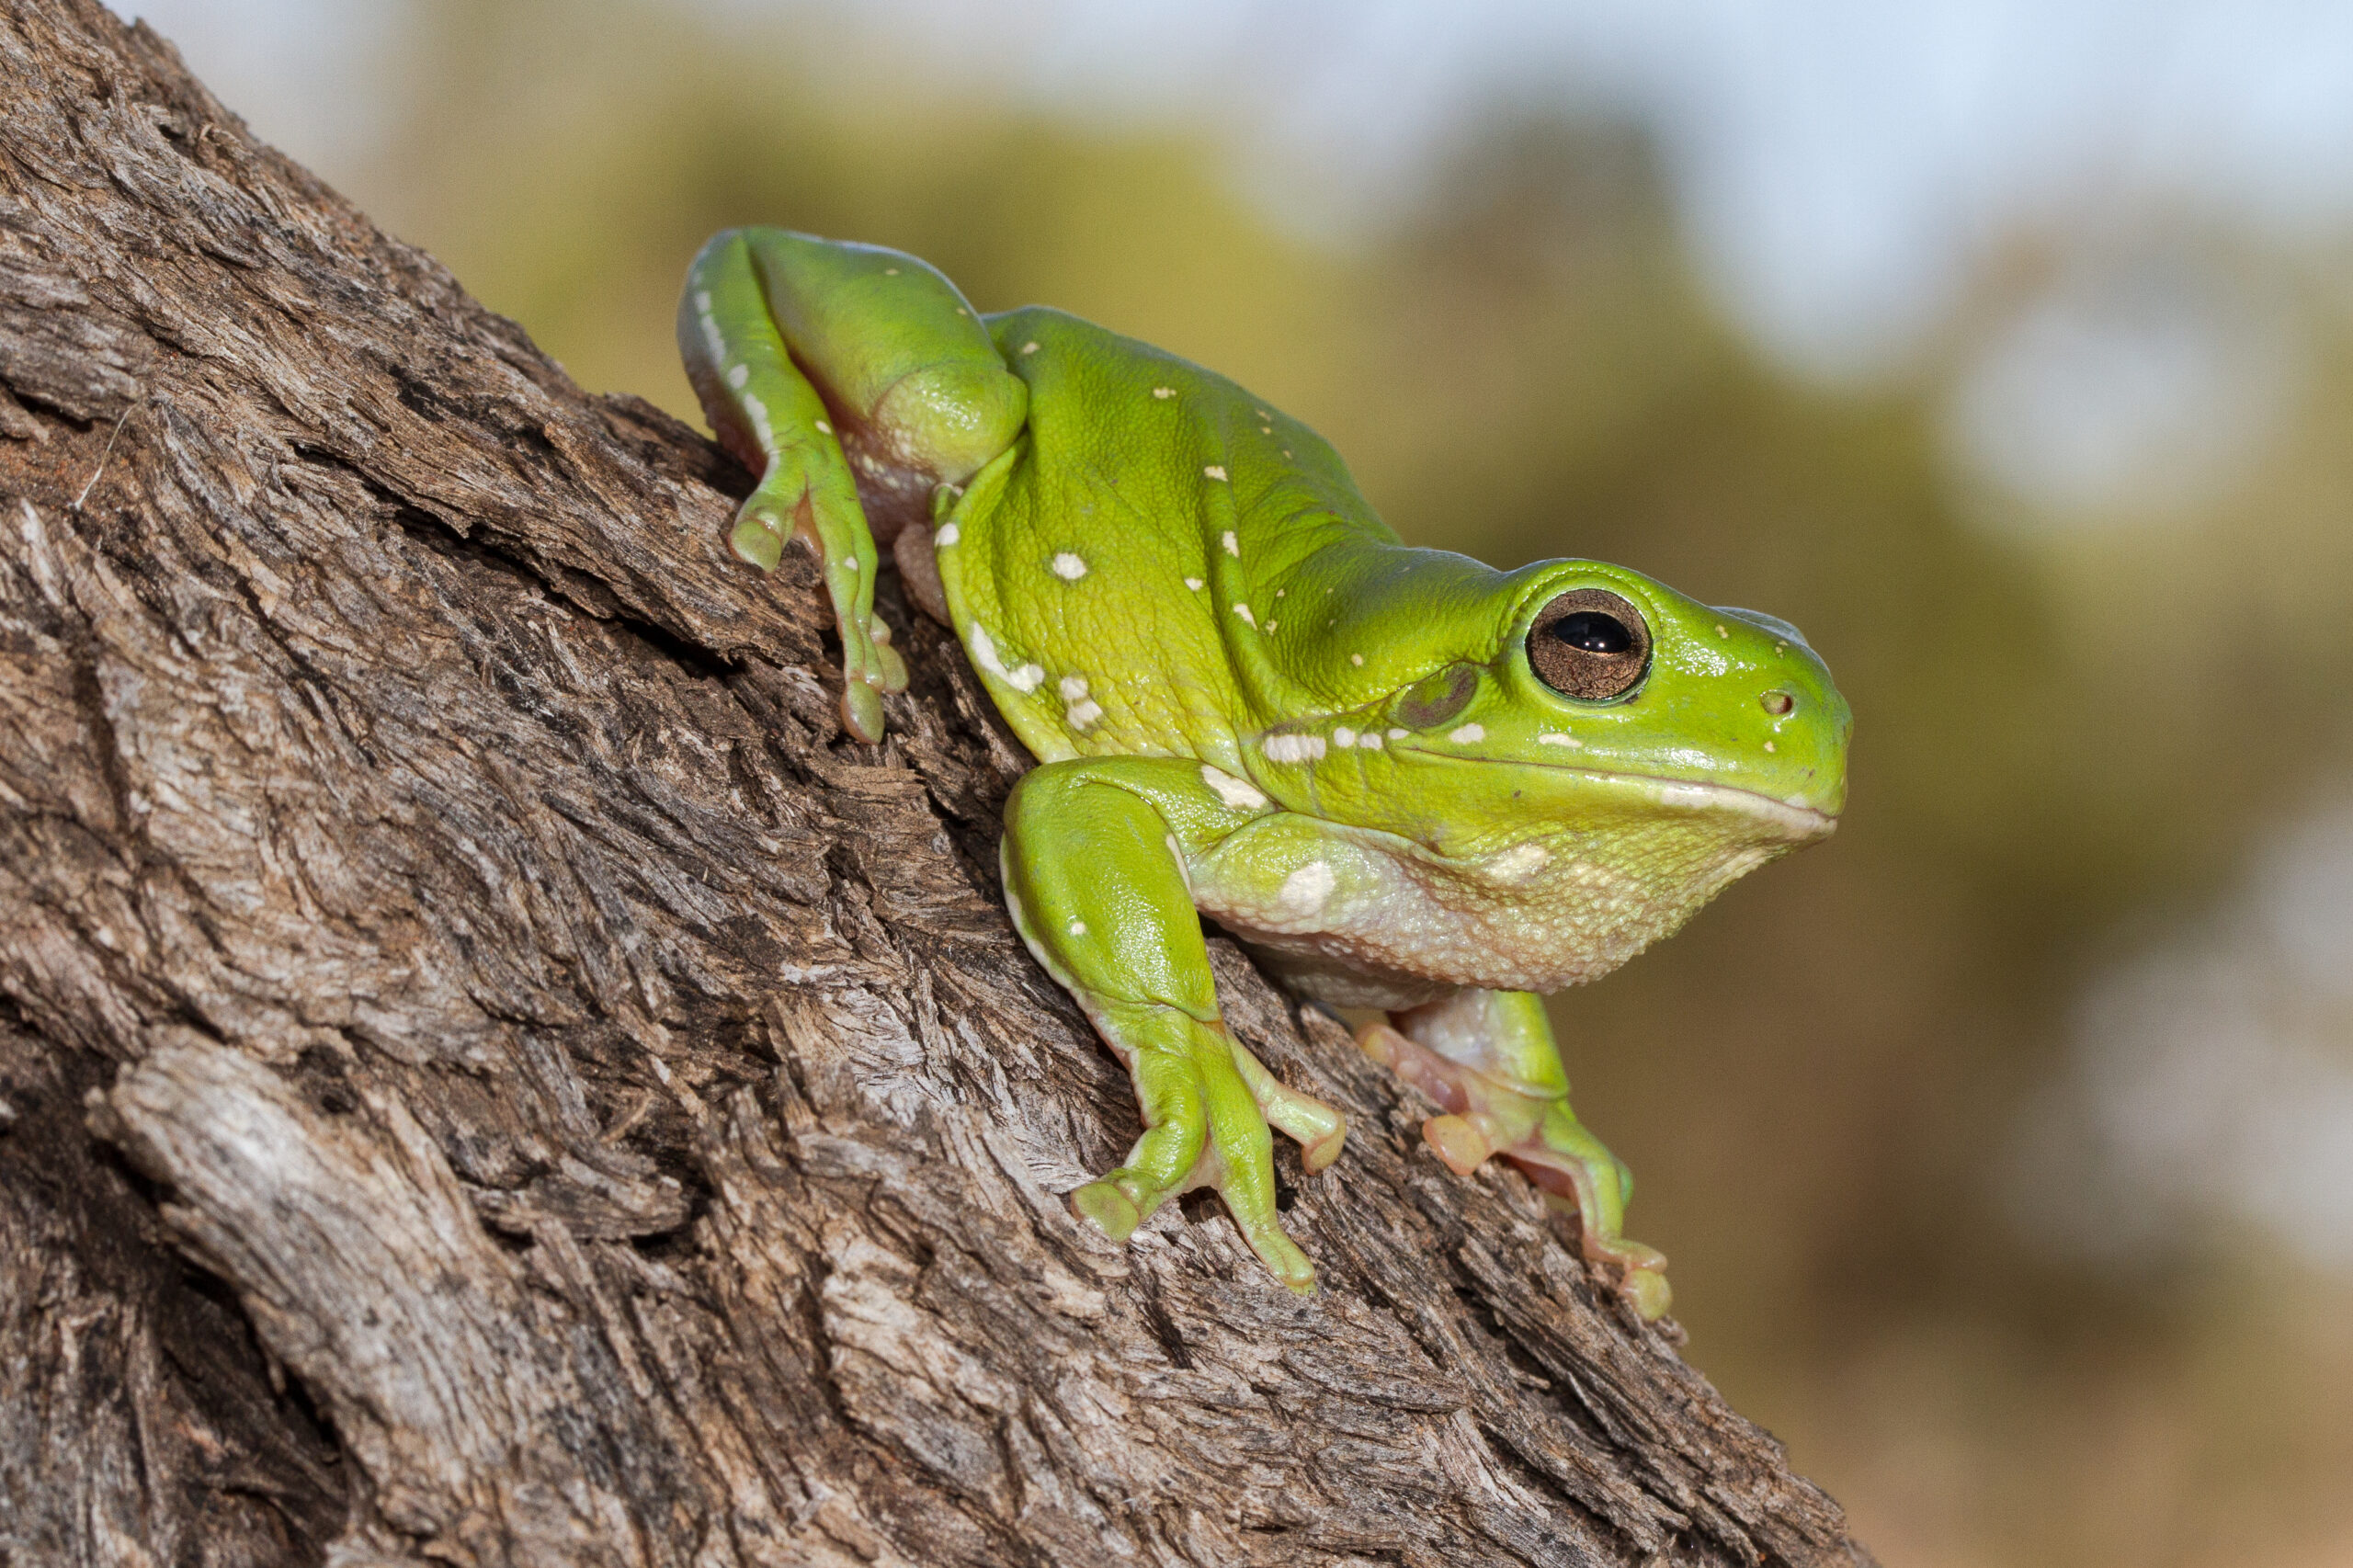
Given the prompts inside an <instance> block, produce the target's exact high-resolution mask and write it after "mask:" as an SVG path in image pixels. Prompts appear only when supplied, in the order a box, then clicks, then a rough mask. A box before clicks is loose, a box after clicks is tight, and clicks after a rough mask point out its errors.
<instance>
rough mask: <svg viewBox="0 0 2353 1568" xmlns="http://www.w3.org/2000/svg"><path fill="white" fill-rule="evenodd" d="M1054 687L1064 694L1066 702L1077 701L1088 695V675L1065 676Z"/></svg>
mask: <svg viewBox="0 0 2353 1568" xmlns="http://www.w3.org/2000/svg"><path fill="white" fill-rule="evenodd" d="M1054 689H1055V690H1056V691H1059V692H1061V693H1062V694H1063V701H1064V702H1076V701H1077V700H1079V699H1081V698H1083V697H1085V696H1086V676H1063V678H1062V679H1061V680H1060V681H1059V682H1057V683H1056V684H1055V687H1054Z"/></svg>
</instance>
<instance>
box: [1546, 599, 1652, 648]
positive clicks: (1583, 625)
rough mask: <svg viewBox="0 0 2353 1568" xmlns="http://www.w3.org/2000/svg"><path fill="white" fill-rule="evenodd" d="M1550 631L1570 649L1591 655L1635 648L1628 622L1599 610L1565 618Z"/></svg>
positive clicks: (1586, 611)
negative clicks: (1581, 650)
mask: <svg viewBox="0 0 2353 1568" xmlns="http://www.w3.org/2000/svg"><path fill="white" fill-rule="evenodd" d="M1547 630H1548V631H1551V632H1552V635H1553V636H1554V637H1556V638H1558V639H1560V640H1561V641H1562V642H1566V643H1567V644H1568V645H1569V646H1570V647H1572V648H1581V649H1583V650H1585V652H1586V653H1624V652H1625V651H1626V650H1627V649H1629V648H1631V647H1632V646H1633V645H1634V635H1633V633H1632V632H1631V631H1627V630H1626V625H1625V622H1623V621H1621V620H1620V619H1618V618H1617V617H1616V616H1611V615H1603V614H1601V613H1600V612H1599V611H1597V610H1590V609H1581V610H1579V611H1577V613H1576V614H1574V615H1564V616H1563V617H1562V618H1561V619H1558V620H1556V621H1554V622H1553V623H1552V625H1551V626H1550V627H1549V628H1547Z"/></svg>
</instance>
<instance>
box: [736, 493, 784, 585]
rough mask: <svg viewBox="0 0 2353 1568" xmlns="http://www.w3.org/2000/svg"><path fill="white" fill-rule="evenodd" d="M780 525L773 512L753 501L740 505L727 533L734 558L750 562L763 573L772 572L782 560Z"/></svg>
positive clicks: (782, 534)
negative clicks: (731, 527)
mask: <svg viewBox="0 0 2353 1568" xmlns="http://www.w3.org/2000/svg"><path fill="white" fill-rule="evenodd" d="M784 540H785V532H784V528H783V527H782V525H781V524H780V523H779V521H778V519H777V517H776V514H775V513H774V512H773V511H771V510H769V509H768V507H767V506H763V505H760V504H758V503H757V502H756V500H755V501H747V502H745V504H744V509H743V510H742V511H740V512H737V513H736V514H735V526H734V528H733V529H731V530H730V531H729V533H728V536H727V542H728V544H729V545H730V546H731V547H732V548H733V550H734V551H735V555H736V558H737V559H738V560H741V561H748V562H751V563H752V564H753V565H755V566H756V567H758V568H759V569H760V570H761V571H763V572H773V571H775V570H776V563H777V562H779V561H781V560H783V559H784Z"/></svg>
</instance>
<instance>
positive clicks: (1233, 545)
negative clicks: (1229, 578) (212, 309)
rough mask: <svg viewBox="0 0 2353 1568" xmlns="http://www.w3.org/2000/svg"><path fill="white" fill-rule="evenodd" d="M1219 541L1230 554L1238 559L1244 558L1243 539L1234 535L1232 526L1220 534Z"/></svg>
mask: <svg viewBox="0 0 2353 1568" xmlns="http://www.w3.org/2000/svg"><path fill="white" fill-rule="evenodd" d="M1217 541H1218V543H1220V544H1222V545H1223V546H1225V552H1226V553H1227V554H1228V555H1231V556H1232V557H1233V559H1235V560H1236V561H1239V560H1241V559H1242V541H1241V540H1238V539H1236V538H1234V537H1233V529H1232V528H1228V529H1226V530H1225V532H1223V533H1222V534H1220V535H1218V540H1217Z"/></svg>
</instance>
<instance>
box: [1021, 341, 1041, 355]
mask: <svg viewBox="0 0 2353 1568" xmlns="http://www.w3.org/2000/svg"><path fill="white" fill-rule="evenodd" d="M1021 352H1023V353H1024V354H1035V353H1036V352H1038V344H1037V340H1036V339H1035V338H1032V339H1031V340H1030V341H1029V342H1028V343H1025V344H1023V345H1022V346H1021Z"/></svg>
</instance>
